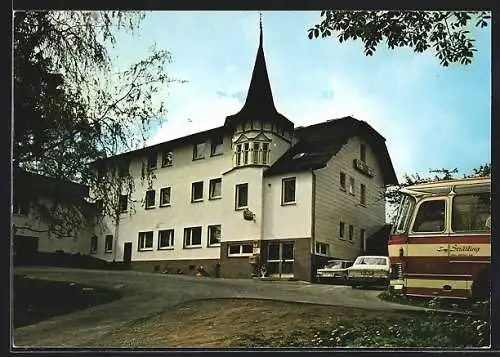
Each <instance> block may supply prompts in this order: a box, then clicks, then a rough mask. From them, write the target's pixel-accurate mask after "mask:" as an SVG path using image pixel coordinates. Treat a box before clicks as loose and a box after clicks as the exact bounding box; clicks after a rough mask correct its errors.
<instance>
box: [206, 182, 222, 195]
mask: <svg viewBox="0 0 500 357" xmlns="http://www.w3.org/2000/svg"><path fill="white" fill-rule="evenodd" d="M221 197H222V179H221V178H216V179H212V180H210V184H209V196H208V198H209V199H210V200H213V199H215V198H221Z"/></svg>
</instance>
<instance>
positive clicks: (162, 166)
mask: <svg viewBox="0 0 500 357" xmlns="http://www.w3.org/2000/svg"><path fill="white" fill-rule="evenodd" d="M172 166H173V165H172V164H170V165H161V168H162V169H163V168H164V167H172Z"/></svg>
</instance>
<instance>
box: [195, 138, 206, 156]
mask: <svg viewBox="0 0 500 357" xmlns="http://www.w3.org/2000/svg"><path fill="white" fill-rule="evenodd" d="M204 158H205V142H200V143H197V144H195V146H194V147H193V160H199V159H204Z"/></svg>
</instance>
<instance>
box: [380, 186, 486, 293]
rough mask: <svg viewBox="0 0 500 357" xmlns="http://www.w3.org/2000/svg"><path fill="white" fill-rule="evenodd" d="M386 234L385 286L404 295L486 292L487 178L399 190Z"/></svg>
mask: <svg viewBox="0 0 500 357" xmlns="http://www.w3.org/2000/svg"><path fill="white" fill-rule="evenodd" d="M400 193H401V194H402V199H401V201H400V205H399V208H398V211H397V216H396V221H395V224H394V225H393V228H392V232H391V235H390V237H389V247H388V248H389V249H388V250H389V257H390V260H391V281H390V289H391V290H392V291H394V292H400V293H402V294H405V295H410V296H426V297H441V298H457V299H468V298H474V299H480V300H483V299H487V298H488V297H489V296H490V263H491V210H490V208H491V179H490V178H489V177H487V178H471V179H459V180H447V181H437V182H431V183H425V184H419V185H413V186H408V187H405V188H402V189H401V190H400Z"/></svg>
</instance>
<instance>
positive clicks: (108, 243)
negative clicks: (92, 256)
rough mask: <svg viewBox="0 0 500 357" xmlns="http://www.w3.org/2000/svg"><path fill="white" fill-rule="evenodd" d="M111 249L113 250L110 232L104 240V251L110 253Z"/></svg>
mask: <svg viewBox="0 0 500 357" xmlns="http://www.w3.org/2000/svg"><path fill="white" fill-rule="evenodd" d="M112 251H113V236H112V235H111V234H108V235H107V236H106V240H105V242H104V252H105V253H110V252H112Z"/></svg>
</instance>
